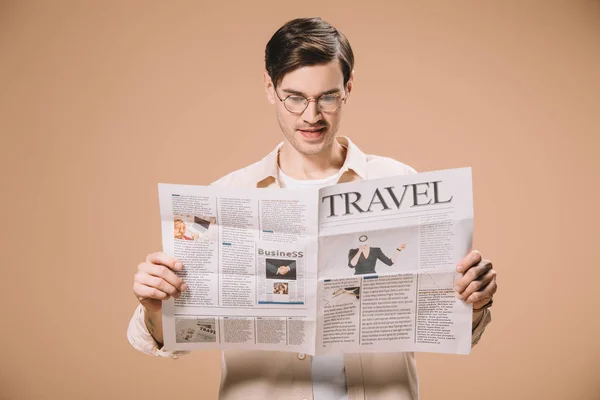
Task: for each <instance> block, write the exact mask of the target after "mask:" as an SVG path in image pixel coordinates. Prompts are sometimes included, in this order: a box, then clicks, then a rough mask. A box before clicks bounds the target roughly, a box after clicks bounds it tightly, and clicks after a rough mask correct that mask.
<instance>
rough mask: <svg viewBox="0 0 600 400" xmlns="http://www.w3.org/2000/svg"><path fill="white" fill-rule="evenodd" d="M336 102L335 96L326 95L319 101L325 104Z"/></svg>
mask: <svg viewBox="0 0 600 400" xmlns="http://www.w3.org/2000/svg"><path fill="white" fill-rule="evenodd" d="M336 100H337V96H336V95H333V94H326V95H324V96H323V97H321V101H324V102H326V103H335V101H336Z"/></svg>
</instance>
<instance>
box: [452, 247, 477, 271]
mask: <svg viewBox="0 0 600 400" xmlns="http://www.w3.org/2000/svg"><path fill="white" fill-rule="evenodd" d="M480 261H481V253H480V252H479V251H477V250H473V251H471V252H470V253H469V254H467V255H466V256H465V257H464V258H463V259H462V260H460V261H459V262H458V264H457V265H456V270H457V271H458V272H465V271H467V270H468V269H469V268H471V267H472V266H474V265H477V264H479V262H480Z"/></svg>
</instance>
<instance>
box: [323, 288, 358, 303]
mask: <svg viewBox="0 0 600 400" xmlns="http://www.w3.org/2000/svg"><path fill="white" fill-rule="evenodd" d="M359 300H360V286H348V287H343V286H342V287H338V288H337V289H329V290H327V294H326V296H325V297H324V298H323V301H324V305H325V307H327V306H330V305H338V304H348V303H353V302H358V301H359Z"/></svg>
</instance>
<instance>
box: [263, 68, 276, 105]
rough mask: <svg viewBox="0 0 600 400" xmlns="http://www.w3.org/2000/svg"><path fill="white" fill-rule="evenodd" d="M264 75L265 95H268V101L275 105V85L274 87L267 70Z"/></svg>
mask: <svg viewBox="0 0 600 400" xmlns="http://www.w3.org/2000/svg"><path fill="white" fill-rule="evenodd" d="M263 75H264V80H265V93H266V95H267V100H268V101H269V103H271V104H275V96H276V95H275V85H273V81H272V80H271V77H270V76H269V73H268V72H267V71H266V70H265V72H264V74H263Z"/></svg>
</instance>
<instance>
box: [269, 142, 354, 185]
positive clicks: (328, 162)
mask: <svg viewBox="0 0 600 400" xmlns="http://www.w3.org/2000/svg"><path fill="white" fill-rule="evenodd" d="M345 160H346V149H345V148H344V146H342V145H341V144H340V143H339V142H338V141H337V140H334V141H333V143H332V145H331V146H330V147H329V148H328V149H326V150H325V151H323V152H321V153H319V154H314V155H306V154H302V153H299V152H298V151H297V150H296V149H295V148H294V147H293V146H292V145H291V144H290V143H289V142H288V141H287V140H285V141H284V144H283V146H282V147H281V149H280V150H279V160H278V163H279V168H281V170H282V171H283V172H284V173H285V174H286V175H288V176H290V177H292V178H294V179H323V178H326V177H328V176H331V175H333V174H335V173H337V172H338V171H339V170H340V168H342V165H344V161H345Z"/></svg>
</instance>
